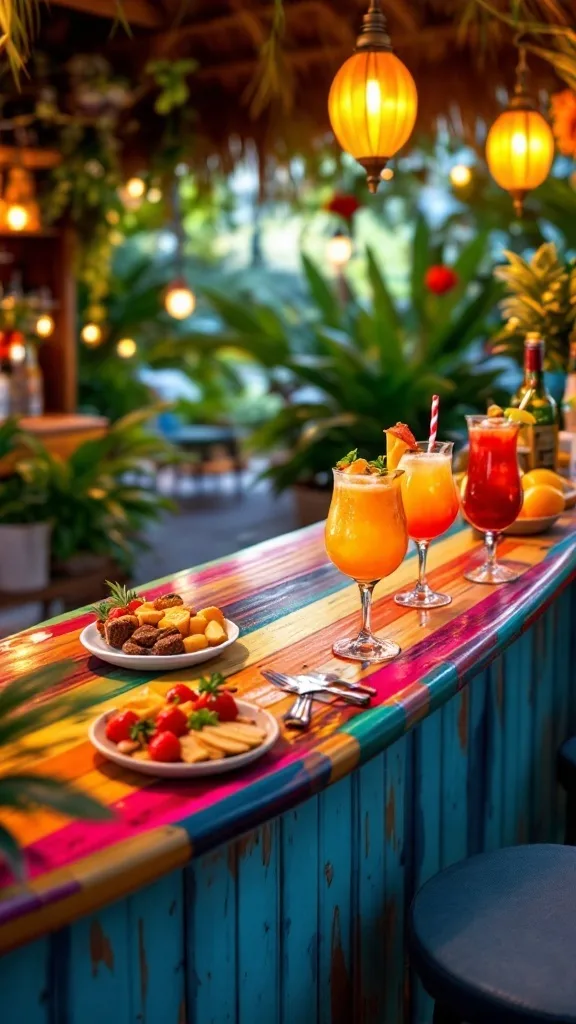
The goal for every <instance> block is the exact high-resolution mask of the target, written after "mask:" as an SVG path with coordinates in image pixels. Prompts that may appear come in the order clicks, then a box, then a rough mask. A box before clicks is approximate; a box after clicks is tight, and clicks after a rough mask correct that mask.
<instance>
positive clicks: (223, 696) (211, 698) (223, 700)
mask: <svg viewBox="0 0 576 1024" xmlns="http://www.w3.org/2000/svg"><path fill="white" fill-rule="evenodd" d="M196 708H197V709H198V710H200V709H201V708H206V710H207V711H215V712H216V714H217V715H218V718H219V719H220V721H221V722H233V721H234V720H235V719H236V718H238V707H237V704H236V701H235V700H234V697H233V696H232V694H231V693H226V692H224V693H222V692H221V693H217V694H213V693H203V694H202V696H201V697H200V698H199V700H198V701H197V702H196Z"/></svg>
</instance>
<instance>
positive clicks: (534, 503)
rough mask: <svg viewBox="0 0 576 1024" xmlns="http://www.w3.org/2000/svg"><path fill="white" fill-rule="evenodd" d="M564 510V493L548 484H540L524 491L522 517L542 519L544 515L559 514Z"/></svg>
mask: <svg viewBox="0 0 576 1024" xmlns="http://www.w3.org/2000/svg"><path fill="white" fill-rule="evenodd" d="M563 511H564V495H563V494H562V492H561V491H559V490H557V489H556V488H555V487H550V486H549V485H548V484H538V485H537V486H536V487H529V488H528V490H527V491H524V503H523V505H522V513H521V518H522V519H540V518H543V517H544V516H557V515H559V514H560V513H561V512H563Z"/></svg>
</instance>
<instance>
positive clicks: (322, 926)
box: [318, 776, 353, 1024]
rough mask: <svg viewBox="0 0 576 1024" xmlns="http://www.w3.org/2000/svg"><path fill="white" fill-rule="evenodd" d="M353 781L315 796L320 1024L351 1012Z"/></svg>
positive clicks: (345, 1018) (337, 1021) (344, 1023)
mask: <svg viewBox="0 0 576 1024" xmlns="http://www.w3.org/2000/svg"><path fill="white" fill-rule="evenodd" d="M352 845H353V840H352V781H351V777H350V776H347V777H346V778H345V779H342V781H341V782H339V783H338V785H336V786H332V787H331V788H330V789H327V790H326V791H325V792H324V793H322V794H321V795H320V797H319V846H320V856H319V859H318V872H319V874H318V888H319V915H318V934H319V971H318V985H319V993H318V994H319V1015H318V1019H319V1022H320V1024H349V1022H350V1021H351V1020H352V1019H353V1016H352V1012H353V1007H352V995H353V992H352V893H353V885H352V868H353V864H352Z"/></svg>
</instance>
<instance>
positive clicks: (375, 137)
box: [328, 0, 418, 192]
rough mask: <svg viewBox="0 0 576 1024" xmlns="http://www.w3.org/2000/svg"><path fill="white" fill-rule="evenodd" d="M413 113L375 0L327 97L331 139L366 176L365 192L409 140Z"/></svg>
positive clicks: (407, 79) (407, 84)
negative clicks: (332, 135)
mask: <svg viewBox="0 0 576 1024" xmlns="http://www.w3.org/2000/svg"><path fill="white" fill-rule="evenodd" d="M417 110H418V94H417V92H416V85H415V83H414V79H413V78H412V75H411V74H410V72H409V71H408V68H407V67H406V66H405V65H404V64H403V63H402V61H401V60H399V59H398V57H396V56H395V54H394V53H392V44H391V42H390V37H389V35H388V33H387V31H386V19H385V18H384V14H383V13H382V8H381V6H380V0H370V7H369V10H368V13H367V14H366V15H365V16H364V19H363V24H362V30H361V32H360V35H359V36H358V39H357V41H356V51H355V53H354V54H353V55H352V57H349V58H348V60H347V61H346V62H345V63H344V64H343V65H342V67H341V68H340V70H339V71H338V72H337V74H336V77H335V78H334V81H333V82H332V86H331V89H330V95H329V97H328V114H329V116H330V123H331V125H332V128H333V130H334V134H335V136H336V138H337V139H338V142H339V143H340V145H341V146H342V149H344V150H346V152H347V153H351V155H352V156H353V157H354V158H355V159H356V160H357V161H358V163H359V164H361V165H362V167H363V168H364V170H365V171H366V174H367V178H368V188H369V190H370V192H376V191H377V189H378V185H379V183H380V181H381V177H380V175H381V172H382V170H383V168H384V167H385V166H386V163H387V162H388V160H389V159H390V157H392V156H394V154H395V153H397V152H398V150H399V149H400V148H401V147H402V146H403V145H404V143H405V142H407V140H408V139H409V138H410V135H411V134H412V129H413V128H414V122H415V121H416V113H417Z"/></svg>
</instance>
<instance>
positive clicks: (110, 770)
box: [0, 513, 576, 952]
mask: <svg viewBox="0 0 576 1024" xmlns="http://www.w3.org/2000/svg"><path fill="white" fill-rule="evenodd" d="M575 525H576V516H575V514H574V513H567V514H565V515H564V516H563V517H562V518H561V519H560V520H559V521H558V522H557V524H556V525H555V527H554V528H553V530H552V531H551V532H549V533H547V534H542V535H539V536H536V537H506V538H505V539H504V540H503V542H502V543H501V554H502V556H505V557H511V558H513V559H514V560H515V561H519V562H521V563H523V564H524V565H525V567H526V569H525V572H524V573H523V575H522V576H521V578H520V579H519V580H518V581H517V582H516V583H513V584H510V585H507V586H502V587H483V586H480V585H478V584H472V583H468V582H467V581H466V580H465V579H464V578H463V570H464V567H465V565H466V564H467V562H468V561H469V559H470V556H471V554H472V553H473V552H474V551H478V549H479V542H478V541H477V540H476V539H475V538H474V537H473V535H472V533H471V531H470V529H469V528H467V527H461V528H460V529H458V530H456V531H454V532H452V534H451V535H450V536H447V537H446V538H445V539H444V540H442V541H440V542H438V543H435V544H433V545H432V546H431V549H430V557H429V565H430V581H431V584H432V585H433V586H434V587H435V588H437V589H441V590H442V591H445V592H447V593H449V594H451V595H452V597H453V602H452V604H451V605H450V606H449V607H447V608H442V609H439V610H434V611H432V612H427V613H423V612H416V611H413V610H410V609H403V608H399V607H398V606H397V605H395V604H394V603H393V601H392V600H391V599H390V598H391V595H392V594H393V593H394V592H396V591H398V590H400V589H402V588H405V587H406V586H407V585H408V584H410V583H412V582H413V580H414V578H415V573H416V566H415V559H414V558H413V557H412V558H409V559H406V561H405V562H404V563H403V565H402V566H401V567H400V569H399V570H398V571H397V572H396V573H395V574H394V575H393V576H392V577H390V578H389V579H387V580H385V581H384V582H382V583H381V584H380V585H379V586H378V588H377V590H376V601H375V605H374V627H375V629H376V630H377V631H379V630H385V631H386V635H387V636H389V637H391V638H392V639H394V640H396V641H397V642H398V643H399V644H400V645H401V647H402V654H401V655H400V657H399V658H397V659H396V660H395V661H393V662H390V663H388V664H386V665H380V666H371V667H370V668H369V669H368V670H367V671H364V672H363V671H362V670H361V668H360V666H359V665H355V664H353V663H348V662H342V661H338V660H337V659H335V658H334V657H333V656H332V653H331V647H332V643H333V642H334V640H335V639H337V638H338V637H342V636H345V635H347V634H350V633H351V632H352V631H354V630H355V629H357V627H358V619H359V598H358V591H357V588H356V586H355V584H351V583H350V581H349V580H347V579H346V578H344V577H343V576H342V575H341V574H340V573H339V572H338V571H337V570H336V569H335V568H334V567H333V566H332V565H331V564H330V563H329V562H328V560H327V558H326V555H325V552H324V543H323V526H322V524H318V525H317V526H314V527H311V528H309V529H307V530H303V531H299V532H297V533H294V534H290V535H288V536H285V537H280V538H278V539H276V540H273V541H267V542H265V543H264V544H260V545H258V546H257V547H254V548H250V549H248V550H246V551H243V552H241V553H239V554H238V555H236V556H234V557H232V558H229V559H223V560H219V561H217V562H213V563H210V564H208V565H205V566H202V567H200V568H199V569H195V570H190V571H186V572H182V573H179V574H178V575H176V576H174V577H170V578H169V579H166V580H162V581H157V582H156V583H154V584H151V585H150V586H149V587H144V588H141V589H142V591H143V592H145V593H146V594H147V596H157V595H159V594H162V593H167V592H169V591H172V590H176V591H178V592H179V593H182V594H183V595H184V596H185V598H186V600H187V601H189V602H190V603H192V602H193V603H194V604H196V605H197V606H200V607H202V606H205V605H208V604H216V605H219V606H221V607H222V608H224V610H225V613H226V615H227V617H228V618H230V619H232V620H234V621H235V622H237V623H238V624H239V626H240V629H241V636H240V639H239V641H238V643H236V644H234V645H233V646H232V647H230V648H229V649H227V650H226V651H225V652H223V654H222V655H221V656H220V657H219V658H217V659H215V660H214V661H212V662H210V665H209V668H210V669H214V670H216V669H217V670H219V671H221V672H223V673H224V674H225V675H226V676H228V677H229V678H230V681H231V682H232V683H233V684H234V685H235V686H236V687H237V692H238V694H239V695H240V696H242V697H244V698H245V699H252V700H256V701H260V702H262V704H263V705H265V706H266V707H268V709H269V710H271V711H272V712H273V713H274V714H277V715H278V716H279V717H281V716H282V714H283V713H284V711H285V710H286V709H287V707H288V706H289V704H290V702H291V700H292V698H290V697H285V696H283V695H282V694H281V693H279V692H276V691H275V690H274V689H273V688H272V687H270V686H269V685H268V684H267V683H266V682H265V680H264V679H263V678H262V676H261V670H262V669H263V668H270V667H274V668H277V669H279V670H282V671H285V672H298V671H302V670H305V669H307V668H308V669H310V668H314V669H330V670H335V669H338V670H340V671H341V672H342V673H343V674H344V675H345V676H347V678H349V679H357V678H365V679H369V680H370V684H371V685H372V686H374V687H376V689H377V691H378V696H377V697H376V698H375V699H374V701H373V704H374V706H373V707H372V708H371V709H370V710H367V711H360V712H358V711H357V710H356V709H354V710H352V709H350V708H348V707H342V706H334V705H326V704H323V705H315V712H314V719H313V725H312V728H311V730H310V731H309V732H307V733H304V734H299V733H291V732H287V731H283V732H282V735H281V739H280V740H279V742H278V744H277V745H276V747H275V748H274V750H273V751H271V752H270V753H269V754H268V755H266V756H265V757H264V758H262V759H261V760H260V761H257V762H255V764H254V765H253V766H251V767H249V768H246V769H244V770H243V771H240V772H237V773H234V772H232V773H230V774H228V775H220V776H213V777H211V778H204V779H202V780H198V781H194V782H188V781H186V782H178V783H174V782H170V781H168V780H165V781H155V780H154V779H153V778H150V777H148V776H144V775H138V774H137V773H136V772H130V771H124V770H123V769H121V768H119V767H117V766H115V765H113V764H111V763H110V762H107V761H105V760H104V759H103V758H102V757H101V756H100V755H99V754H97V753H96V752H95V750H94V749H93V748H92V746H91V745H90V743H89V741H88V739H87V723H86V719H85V718H84V719H83V720H82V721H79V720H75V719H65V720H63V721H60V722H58V724H57V725H54V726H51V727H50V728H49V729H46V730H44V732H43V734H42V735H41V736H40V735H36V736H33V737H30V742H29V747H30V752H29V756H28V763H27V765H26V768H27V770H28V769H31V770H35V771H38V772H39V773H44V774H50V775H59V776H61V777H65V778H68V779H70V780H74V782H75V783H76V784H77V785H79V786H81V787H83V788H84V789H85V790H86V791H88V792H90V793H92V794H93V795H94V796H96V797H97V798H98V799H99V800H101V801H103V802H105V803H107V804H108V805H110V806H111V807H112V808H113V809H114V811H115V814H116V816H115V818H114V819H113V820H112V821H110V822H106V823H103V824H95V823H86V822H71V821H69V820H67V819H64V818H62V817H59V816H57V815H55V814H52V813H49V812H45V811H39V812H37V813H35V814H32V815H27V816H24V815H18V814H12V813H10V814H5V815H4V816H0V821H2V822H4V823H5V824H6V825H8V826H9V827H10V828H11V829H12V830H13V831H15V832H16V833H17V834H18V836H19V838H20V840H21V841H22V843H23V844H24V845H25V847H26V852H27V858H28V869H29V877H28V881H27V882H26V884H24V885H16V884H14V883H13V881H12V880H11V879H10V878H9V877H8V875H7V874H5V875H4V876H0V952H3V951H5V950H7V949H9V948H12V947H13V946H16V945H18V944H21V943H23V942H27V941H30V940H31V939H33V938H36V937H37V936H39V935H42V934H44V933H45V932H47V931H50V930H52V929H54V928H58V927H61V926H63V925H65V924H67V923H69V922H70V921H72V920H74V919H76V918H77V917H79V916H81V915H82V914H85V913H88V912H90V911H92V910H95V909H97V908H98V907H99V906H101V905H103V904H105V903H109V902H111V901H112V900H115V899H118V898H120V897H121V896H123V895H125V894H127V893H129V892H131V891H133V890H135V889H137V888H140V887H142V886H144V885H146V884H148V883H150V882H152V881H154V880H155V879H156V878H158V877H159V876H160V875H162V874H163V873H166V872H169V871H171V870H173V869H175V868H177V867H181V866H182V865H184V864H185V863H186V862H187V861H188V860H189V859H190V858H191V857H193V856H194V855H196V854H199V853H204V852H206V851H207V850H210V849H212V848H213V847H215V846H217V845H219V844H221V843H223V842H225V841H228V840H230V839H233V838H235V837H237V836H240V835H241V834H242V833H243V832H245V831H247V830H248V829H251V828H253V827H255V826H257V825H259V824H261V823H262V822H264V821H266V820H268V819H270V818H272V817H274V816H275V815H277V814H279V813H281V812H283V811H284V810H286V809H287V808H290V807H293V806H294V805H296V804H298V803H299V802H301V801H303V800H305V799H306V798H307V797H308V796H310V795H312V794H313V793H316V792H318V791H319V790H320V789H322V788H324V787H326V786H328V785H329V784H330V783H332V782H335V781H336V780H337V779H339V778H341V777H342V776H343V775H345V774H347V773H348V772H351V771H352V770H353V769H354V768H356V767H357V766H358V765H359V764H361V763H362V762H364V761H366V760H367V759H369V758H370V757H372V756H374V755H375V754H377V753H379V752H381V751H382V750H383V749H384V748H385V747H387V746H388V745H389V744H390V743H392V742H393V741H394V740H395V739H396V738H397V737H399V736H400V735H401V734H402V733H404V732H406V731H407V730H408V729H410V728H411V727H412V726H413V725H414V724H415V723H416V722H418V721H420V720H421V719H422V718H423V717H425V716H426V715H428V714H429V713H430V712H432V711H434V710H435V709H436V708H437V707H439V706H440V705H441V704H443V703H444V702H445V701H447V700H448V699H449V698H450V697H451V696H452V695H453V694H454V693H455V692H456V691H457V690H458V689H460V688H461V687H462V686H464V685H465V684H466V682H467V679H468V678H469V676H470V674H471V673H472V672H476V671H478V670H480V669H481V668H482V667H483V666H484V665H486V664H487V663H488V662H489V661H490V660H491V659H492V658H493V657H495V656H496V655H497V654H498V653H500V652H501V651H502V649H503V648H504V647H505V646H506V645H507V644H508V643H509V642H511V641H512V640H513V639H514V638H515V637H517V636H519V635H520V633H522V632H523V631H524V630H526V629H527V628H528V626H529V625H530V624H531V623H532V622H533V621H534V619H535V618H537V617H538V615H539V614H540V613H541V612H542V611H543V609H544V608H545V607H546V606H547V604H549V603H550V602H551V601H552V600H553V599H554V597H555V595H556V594H557V593H558V592H559V591H560V590H561V589H562V588H563V587H565V586H566V585H567V584H568V582H569V581H570V580H571V579H572V578H574V576H576V529H575ZM89 621H91V616H90V615H89V614H87V613H86V612H76V613H72V614H70V615H67V616H62V617H60V618H59V619H54V620H52V621H51V622H48V623H46V624H44V625H42V626H40V627H36V628H35V629H32V630H29V631H27V632H24V633H20V634H18V635H16V636H13V637H10V638H8V639H7V640H4V641H2V642H0V652H1V655H2V657H1V659H0V685H3V684H5V683H7V682H8V681H9V680H11V679H14V678H17V677H18V676H21V675H23V674H24V673H26V672H28V671H30V670H31V669H33V668H39V667H41V666H43V665H49V664H53V663H55V662H58V661H62V660H64V659H72V660H73V661H74V663H75V670H74V672H73V673H72V674H71V676H69V677H68V678H67V679H66V681H65V682H64V683H62V684H60V685H59V686H56V688H55V695H57V693H58V692H62V690H63V689H64V688H66V689H69V688H74V689H76V690H77V691H79V692H81V693H82V694H83V695H86V696H88V697H89V698H90V699H93V704H94V715H96V714H99V713H100V712H102V711H103V710H107V709H109V708H112V707H115V706H118V704H120V703H122V702H125V701H126V700H127V695H128V693H129V691H132V692H133V693H135V692H136V691H137V689H138V687H142V686H143V685H150V684H152V685H153V686H154V687H157V688H161V689H162V688H163V689H164V690H165V689H168V687H169V685H171V684H173V683H174V682H175V681H177V680H178V681H180V680H183V681H189V680H193V679H195V678H197V677H198V676H200V675H201V674H202V670H203V669H204V671H205V670H206V668H207V667H208V666H204V665H201V666H198V668H196V669H190V670H186V671H183V672H178V673H169V672H167V673H164V674H162V675H161V676H158V677H153V676H151V675H150V674H144V673H138V672H129V671H126V670H123V669H118V668H114V667H113V666H110V665H106V664H104V663H103V662H101V661H99V660H98V659H96V658H93V657H90V656H89V655H88V654H87V652H86V651H84V649H83V648H82V647H81V645H80V643H79V640H78V637H79V633H80V631H81V630H82V629H83V627H84V626H85V625H86V624H87V623H88V622H89ZM40 740H41V741H42V744H43V747H44V751H45V752H44V753H43V755H42V757H41V758H40V759H39V758H38V756H37V755H36V754H32V747H33V746H38V743H39V741H40ZM13 764H14V751H11V750H7V751H5V752H3V766H2V767H3V769H4V770H9V769H10V767H11V766H12V765H13ZM20 766H21V764H20Z"/></svg>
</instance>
